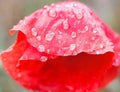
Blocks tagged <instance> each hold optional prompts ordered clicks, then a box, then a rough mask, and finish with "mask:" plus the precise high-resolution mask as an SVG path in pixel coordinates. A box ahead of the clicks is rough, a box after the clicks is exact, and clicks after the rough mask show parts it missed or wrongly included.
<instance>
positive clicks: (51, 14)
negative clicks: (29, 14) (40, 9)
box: [49, 10, 57, 17]
mask: <svg viewBox="0 0 120 92" xmlns="http://www.w3.org/2000/svg"><path fill="white" fill-rule="evenodd" d="M56 15H57V13H56V11H55V10H49V16H50V17H56Z"/></svg>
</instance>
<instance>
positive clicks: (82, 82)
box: [1, 1, 120, 92]
mask: <svg viewBox="0 0 120 92" xmlns="http://www.w3.org/2000/svg"><path fill="white" fill-rule="evenodd" d="M15 31H18V37H17V40H16V42H15V43H14V44H13V45H12V46H11V47H9V48H8V49H7V50H6V51H4V52H2V54H1V60H2V63H3V67H4V68H5V70H6V71H7V72H8V73H9V74H10V75H11V76H12V77H13V78H14V79H15V80H16V81H17V82H18V83H19V84H21V85H22V86H24V87H25V88H27V89H32V90H38V91H40V92H48V91H50V92H93V91H96V90H98V89H100V88H102V87H104V86H105V85H106V84H108V83H109V82H110V81H111V80H113V79H114V78H115V77H116V75H117V71H118V66H119V63H120V62H119V60H120V58H119V57H120V56H119V55H120V47H119V45H120V37H119V35H118V34H117V33H115V32H113V31H112V30H111V29H110V28H109V27H108V26H107V25H106V24H105V23H104V22H103V21H102V20H101V19H100V18H99V17H97V16H96V14H95V13H94V12H93V11H92V10H90V9H89V8H88V7H86V6H85V5H84V4H82V3H79V2H76V1H68V2H61V3H57V4H52V5H50V6H45V7H43V8H42V9H40V10H38V11H36V12H34V13H33V14H31V15H29V16H27V17H25V19H23V20H21V21H20V22H19V23H18V25H16V26H14V27H13V29H11V30H10V33H11V34H13V33H14V32H15Z"/></svg>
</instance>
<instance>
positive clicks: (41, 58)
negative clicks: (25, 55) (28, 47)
mask: <svg viewBox="0 0 120 92" xmlns="http://www.w3.org/2000/svg"><path fill="white" fill-rule="evenodd" d="M47 59H48V58H47V57H46V56H41V57H40V60H41V61H42V62H45V61H47Z"/></svg>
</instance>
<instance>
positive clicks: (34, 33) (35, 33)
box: [31, 28, 37, 36]
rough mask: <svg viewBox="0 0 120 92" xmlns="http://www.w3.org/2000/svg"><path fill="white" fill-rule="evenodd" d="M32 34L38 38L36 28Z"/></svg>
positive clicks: (32, 30)
mask: <svg viewBox="0 0 120 92" xmlns="http://www.w3.org/2000/svg"><path fill="white" fill-rule="evenodd" d="M31 32H32V35H33V36H37V31H36V29H35V28H32V29H31Z"/></svg>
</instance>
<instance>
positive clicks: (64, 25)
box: [63, 20, 69, 30]
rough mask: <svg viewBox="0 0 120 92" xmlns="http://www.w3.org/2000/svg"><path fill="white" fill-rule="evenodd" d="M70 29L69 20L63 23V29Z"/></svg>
mask: <svg viewBox="0 0 120 92" xmlns="http://www.w3.org/2000/svg"><path fill="white" fill-rule="evenodd" d="M68 28H69V24H68V20H65V21H63V29H65V30H66V29H68Z"/></svg>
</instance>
